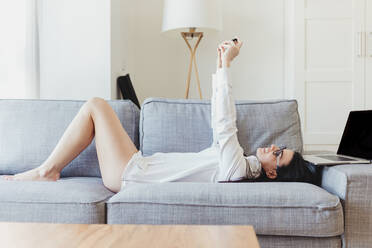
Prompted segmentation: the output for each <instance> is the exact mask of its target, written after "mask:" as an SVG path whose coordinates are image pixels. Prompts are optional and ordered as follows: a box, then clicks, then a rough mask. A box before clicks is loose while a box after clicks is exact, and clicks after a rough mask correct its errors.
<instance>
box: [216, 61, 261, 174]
mask: <svg viewBox="0 0 372 248" xmlns="http://www.w3.org/2000/svg"><path fill="white" fill-rule="evenodd" d="M229 74H230V69H228V68H219V69H218V70H217V73H216V79H217V80H216V81H215V86H216V91H215V99H214V100H215V102H214V105H215V116H214V117H215V120H214V121H215V125H216V126H215V130H216V136H217V140H218V143H219V148H220V166H219V176H218V181H234V180H239V179H244V178H257V177H258V176H259V175H260V174H261V164H260V162H259V161H258V159H257V158H256V157H255V156H249V157H244V151H243V148H242V147H241V146H240V144H239V141H238V138H237V131H238V129H237V127H236V109H235V101H234V99H233V96H232V83H231V79H230V78H231V77H230V75H229ZM212 109H213V107H212Z"/></svg>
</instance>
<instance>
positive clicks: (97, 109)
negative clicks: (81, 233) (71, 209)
mask: <svg viewBox="0 0 372 248" xmlns="http://www.w3.org/2000/svg"><path fill="white" fill-rule="evenodd" d="M241 46H242V42H241V41H240V40H239V39H238V38H235V39H233V40H232V41H225V42H223V43H221V44H220V45H219V46H218V48H217V54H218V56H217V71H216V73H215V74H213V75H212V87H213V93H212V99H211V124H212V129H213V142H212V145H211V146H210V147H209V148H207V149H204V150H202V151H200V152H196V153H175V152H172V153H155V154H153V155H151V156H146V157H144V156H142V153H141V151H138V150H137V149H136V147H135V145H134V144H133V142H132V141H131V139H130V138H129V136H128V134H127V132H126V131H125V130H124V129H123V127H122V125H121V123H120V121H119V119H118V117H117V116H116V114H115V112H114V110H113V109H112V108H111V106H110V105H109V104H108V103H107V102H106V101H105V100H104V99H101V98H98V97H94V98H92V99H90V100H88V101H87V102H85V103H84V104H83V106H82V107H81V109H80V110H79V112H78V113H77V115H76V116H75V117H74V119H73V120H72V122H71V123H70V124H69V126H68V128H67V129H66V131H65V132H64V134H63V136H62V137H61V139H60V140H59V142H58V144H57V145H56V147H55V148H54V150H53V151H52V153H51V154H50V155H49V157H48V158H47V159H46V160H45V161H44V162H43V164H41V165H40V166H39V167H37V168H35V169H32V170H29V171H26V172H23V173H19V174H16V175H11V176H3V177H2V179H5V180H21V181H22V180H24V181H26V180H27V181H28V180H44V181H45V180H48V181H56V180H58V179H59V178H60V173H61V171H62V169H63V168H64V167H65V166H67V165H68V164H69V163H70V162H71V161H72V160H73V159H74V158H75V157H77V156H78V155H79V154H80V153H81V152H82V151H83V150H84V149H85V148H86V147H87V146H88V145H89V144H90V143H91V142H92V139H93V138H94V137H95V142H96V150H97V156H98V161H99V166H100V170H101V175H102V180H103V183H104V185H105V186H106V187H107V188H108V189H109V190H111V191H113V192H118V191H120V190H121V189H123V188H125V187H127V186H128V185H131V184H136V183H161V182H177V181H189V182H213V183H218V182H242V181H299V182H309V183H314V184H319V182H320V174H321V172H320V170H319V169H318V168H317V167H316V166H315V165H313V164H310V163H308V162H306V161H304V160H303V158H302V156H301V154H299V153H298V152H294V151H292V150H290V149H285V147H278V146H276V145H271V146H270V147H266V148H258V149H257V151H256V154H255V155H250V156H245V155H244V151H243V149H242V147H241V146H240V144H239V141H238V138H237V131H238V130H237V127H236V110H235V103H234V99H233V96H232V82H231V80H230V79H231V77H230V76H229V73H230V64H231V62H232V61H233V59H234V58H235V57H236V56H238V54H239V51H240V48H241Z"/></svg>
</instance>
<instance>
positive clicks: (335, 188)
mask: <svg viewBox="0 0 372 248" xmlns="http://www.w3.org/2000/svg"><path fill="white" fill-rule="evenodd" d="M322 187H323V188H325V189H326V190H328V191H329V192H331V193H333V194H335V195H337V196H338V197H340V199H341V200H342V203H343V206H344V212H345V234H344V236H345V247H352V248H359V247H360V248H361V247H371V246H372V235H371V234H372V198H371V195H372V165H370V164H364V165H363V164H360V165H338V166H332V167H325V168H324V171H323V180H322Z"/></svg>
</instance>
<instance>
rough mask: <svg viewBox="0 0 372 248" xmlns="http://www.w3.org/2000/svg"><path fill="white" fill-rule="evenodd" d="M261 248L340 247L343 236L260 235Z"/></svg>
mask: <svg viewBox="0 0 372 248" xmlns="http://www.w3.org/2000/svg"><path fill="white" fill-rule="evenodd" d="M257 238H258V242H259V243H260V247H261V248H299V247H301V248H340V247H341V238H340V237H331V238H308V237H293V236H292V237H290V236H266V235H258V236H257Z"/></svg>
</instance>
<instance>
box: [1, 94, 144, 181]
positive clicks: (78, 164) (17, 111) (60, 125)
mask: <svg viewBox="0 0 372 248" xmlns="http://www.w3.org/2000/svg"><path fill="white" fill-rule="evenodd" d="M84 102H85V101H81V100H80V101H79V100H19V99H0V174H14V173H19V172H22V171H25V170H28V169H32V168H35V167H37V166H39V165H40V164H41V163H43V162H44V161H45V160H46V159H47V157H48V156H49V154H50V153H51V152H52V151H53V149H54V147H55V146H56V144H57V142H58V140H59V139H60V138H61V136H62V134H63V133H64V131H65V130H66V128H67V127H68V125H69V124H70V122H71V121H72V119H73V118H74V116H75V115H76V114H77V113H78V111H79V109H80V107H81V106H82V105H83V104H84ZM107 102H108V103H109V104H110V105H111V106H112V108H113V109H114V111H115V112H116V114H117V115H118V117H119V119H120V121H121V124H122V125H123V127H124V128H125V130H126V131H127V133H128V135H129V137H130V138H131V139H132V141H133V142H134V144H135V145H136V146H137V147H139V144H138V122H139V109H138V108H137V106H135V105H134V104H133V103H132V102H131V101H128V100H108V101H107ZM61 176H62V177H67V176H93V177H100V176H101V174H100V171H99V164H98V159H97V153H96V148H95V140H93V142H92V143H91V144H90V145H89V146H88V147H87V149H85V150H84V151H83V152H82V153H81V154H80V155H79V156H78V157H76V158H75V159H74V160H73V161H72V162H71V163H70V164H69V165H68V166H67V167H66V168H65V169H64V170H63V171H62V174H61Z"/></svg>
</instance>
